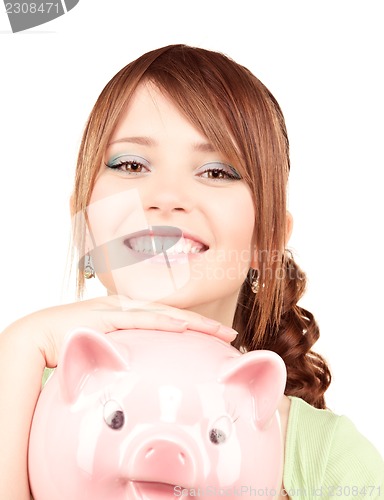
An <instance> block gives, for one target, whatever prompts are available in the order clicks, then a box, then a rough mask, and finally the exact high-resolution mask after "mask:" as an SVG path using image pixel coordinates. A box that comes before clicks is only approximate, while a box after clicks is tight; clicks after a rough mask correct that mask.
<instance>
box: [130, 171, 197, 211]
mask: <svg viewBox="0 0 384 500" xmlns="http://www.w3.org/2000/svg"><path fill="white" fill-rule="evenodd" d="M140 195H141V198H142V203H143V205H144V210H145V211H148V210H149V211H157V212H159V213H162V214H164V215H169V214H172V213H175V212H190V211H191V209H192V199H191V194H190V190H188V187H187V185H186V181H185V179H182V178H181V177H177V176H174V177H173V178H170V176H169V175H168V176H166V177H165V176H163V177H162V178H159V177H157V178H156V177H155V176H154V178H153V179H152V181H151V183H148V184H147V185H146V187H145V189H144V190H143V191H142V192H141V193H140Z"/></svg>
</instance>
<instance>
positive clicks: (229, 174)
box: [197, 162, 242, 181]
mask: <svg viewBox="0 0 384 500" xmlns="http://www.w3.org/2000/svg"><path fill="white" fill-rule="evenodd" d="M197 174H198V175H199V176H200V177H202V178H203V179H210V180H213V181H227V180H240V179H242V177H241V175H240V174H239V172H238V171H237V170H236V169H235V168H234V167H232V166H231V165H227V164H226V163H221V162H212V163H206V164H205V165H203V166H202V167H200V168H199V170H198V172H197Z"/></svg>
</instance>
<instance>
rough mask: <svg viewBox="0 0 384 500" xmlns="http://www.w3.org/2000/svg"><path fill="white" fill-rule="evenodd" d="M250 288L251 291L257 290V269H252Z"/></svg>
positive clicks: (255, 291)
mask: <svg viewBox="0 0 384 500" xmlns="http://www.w3.org/2000/svg"><path fill="white" fill-rule="evenodd" d="M251 288H252V292H253V293H257V292H258V291H259V272H258V271H257V269H253V273H252V277H251Z"/></svg>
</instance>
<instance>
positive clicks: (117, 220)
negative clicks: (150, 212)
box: [87, 175, 147, 246]
mask: <svg viewBox="0 0 384 500" xmlns="http://www.w3.org/2000/svg"><path fill="white" fill-rule="evenodd" d="M119 181H120V182H119ZM87 215H88V221H89V228H90V232H91V233H92V239H93V241H94V243H95V245H96V246H99V245H104V244H105V243H107V242H109V241H111V240H114V239H116V238H120V237H122V236H126V235H128V234H131V233H134V232H136V231H140V230H142V229H143V227H147V221H146V217H145V214H144V210H143V207H142V202H141V198H140V195H139V191H138V190H137V189H136V188H131V187H129V185H128V184H126V183H124V182H121V179H116V178H113V177H112V176H111V177H109V176H107V175H106V176H103V175H102V176H100V177H99V179H98V180H97V181H96V183H95V186H94V188H93V191H92V196H91V199H90V203H89V205H88V207H87Z"/></svg>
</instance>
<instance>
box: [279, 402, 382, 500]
mask: <svg viewBox="0 0 384 500" xmlns="http://www.w3.org/2000/svg"><path fill="white" fill-rule="evenodd" d="M284 485H285V487H286V489H288V488H302V489H305V491H307V490H308V491H309V492H312V495H314V493H313V492H314V491H315V490H316V488H317V490H316V491H317V492H318V493H319V495H314V496H323V497H324V496H325V497H327V496H336V495H337V494H339V496H340V495H342V496H354V497H355V498H364V496H365V495H366V497H367V498H377V497H379V495H380V494H381V495H382V496H383V498H384V462H383V460H382V458H381V456H380V454H379V453H378V451H377V450H376V449H375V447H374V446H373V445H372V444H371V443H370V442H369V441H368V440H367V439H366V438H365V437H364V436H363V435H362V434H361V433H360V432H359V431H358V430H357V429H356V427H355V426H354V424H353V423H352V422H351V421H350V420H349V419H348V418H347V417H345V416H339V415H336V414H335V413H333V412H331V411H329V410H318V409H316V408H313V407H312V406H310V405H309V404H307V403H306V402H305V401H303V400H301V399H299V398H291V409H290V415H289V421H288V429H287V439H286V449H285V468H284ZM364 492H365V493H364ZM320 493H321V495H320ZM292 496H293V495H292Z"/></svg>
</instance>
